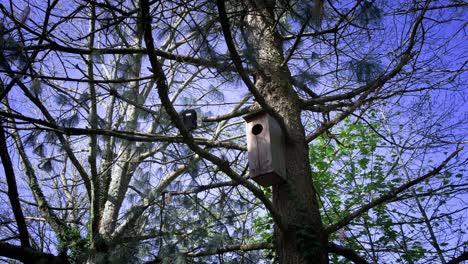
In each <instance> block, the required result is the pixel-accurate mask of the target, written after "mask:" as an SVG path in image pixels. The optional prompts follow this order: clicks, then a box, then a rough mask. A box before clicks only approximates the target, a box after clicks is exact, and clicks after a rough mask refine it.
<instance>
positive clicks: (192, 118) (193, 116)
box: [180, 109, 197, 131]
mask: <svg viewBox="0 0 468 264" xmlns="http://www.w3.org/2000/svg"><path fill="white" fill-rule="evenodd" d="M180 116H181V118H182V122H183V123H184V126H185V128H186V129H187V130H189V131H190V130H193V129H195V128H197V112H196V111H195V110H193V109H188V110H184V111H182V112H181V113H180Z"/></svg>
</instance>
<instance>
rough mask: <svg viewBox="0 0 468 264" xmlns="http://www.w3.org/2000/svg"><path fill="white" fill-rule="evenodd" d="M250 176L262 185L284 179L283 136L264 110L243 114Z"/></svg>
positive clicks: (277, 125) (279, 128)
mask: <svg viewBox="0 0 468 264" xmlns="http://www.w3.org/2000/svg"><path fill="white" fill-rule="evenodd" d="M244 119H245V121H246V122H247V125H246V127H247V131H246V133H247V152H248V157H249V170H250V175H251V178H252V179H253V180H254V181H255V182H257V183H258V184H260V185H262V186H265V187H267V186H271V185H275V184H279V183H281V182H283V181H284V180H285V176H286V166H285V157H284V138H283V133H282V131H281V127H280V126H279V124H278V123H277V122H276V120H275V119H274V118H273V117H271V116H270V115H269V114H267V113H265V112H260V113H256V114H251V115H247V116H244Z"/></svg>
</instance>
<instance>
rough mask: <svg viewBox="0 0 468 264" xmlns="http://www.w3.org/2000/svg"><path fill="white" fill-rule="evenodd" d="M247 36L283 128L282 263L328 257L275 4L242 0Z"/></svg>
mask: <svg viewBox="0 0 468 264" xmlns="http://www.w3.org/2000/svg"><path fill="white" fill-rule="evenodd" d="M244 5H245V7H246V9H247V11H248V12H247V15H246V17H245V22H246V23H245V24H246V28H245V37H246V41H247V45H248V46H250V49H249V50H250V51H251V52H252V54H251V55H252V58H253V62H252V63H253V64H254V66H255V68H256V73H255V74H256V83H255V86H256V89H258V91H259V93H260V94H261V95H262V96H263V97H264V98H265V100H266V103H267V104H268V105H269V106H271V107H272V109H273V110H274V111H276V113H277V114H278V115H279V116H280V117H281V118H282V119H283V120H282V122H283V123H284V125H285V129H286V130H287V131H284V132H287V133H285V134H287V138H286V144H285V145H286V146H285V157H287V164H286V177H287V179H286V183H284V184H279V185H277V186H273V202H274V205H275V207H276V209H277V210H278V212H279V214H280V215H281V218H282V220H283V223H285V225H286V230H285V232H282V231H280V230H279V229H277V230H276V234H275V238H276V248H277V253H278V255H279V261H280V263H284V264H289V263H328V256H327V253H326V244H327V236H326V235H325V233H324V232H323V228H322V222H321V217H320V211H319V205H318V200H317V196H316V192H315V189H314V187H313V182H312V172H311V168H310V165H309V149H308V144H307V142H306V140H305V130H304V127H303V125H302V122H301V109H300V101H299V97H298V95H297V94H296V92H295V91H294V90H293V87H292V84H291V83H290V81H289V80H291V78H290V75H291V74H290V72H289V69H288V68H287V66H285V65H283V62H284V56H283V49H282V42H281V39H280V37H279V34H278V32H277V29H276V27H275V24H276V21H275V18H274V13H273V8H274V7H273V6H269V5H268V3H267V2H266V1H255V0H245V1H244Z"/></svg>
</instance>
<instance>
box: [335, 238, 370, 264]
mask: <svg viewBox="0 0 468 264" xmlns="http://www.w3.org/2000/svg"><path fill="white" fill-rule="evenodd" d="M327 251H328V252H330V253H334V254H337V255H340V256H342V257H345V258H346V259H349V260H351V261H352V262H354V263H356V264H370V262H368V261H367V260H365V259H364V258H362V257H361V256H359V254H358V253H356V251H354V250H353V249H351V248H347V247H343V246H340V245H337V244H335V243H331V242H330V243H328V244H327Z"/></svg>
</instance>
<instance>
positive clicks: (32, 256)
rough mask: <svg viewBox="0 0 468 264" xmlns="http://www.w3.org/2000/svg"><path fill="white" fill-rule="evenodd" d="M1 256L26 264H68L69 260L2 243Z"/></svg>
mask: <svg viewBox="0 0 468 264" xmlns="http://www.w3.org/2000/svg"><path fill="white" fill-rule="evenodd" d="M0 256H2V257H7V258H11V259H16V260H19V261H22V262H24V263H48V264H67V263H70V262H69V261H68V259H66V258H61V257H57V256H54V255H52V254H49V253H44V252H40V251H36V250H34V249H31V248H25V247H20V246H16V245H11V244H8V243H5V242H1V241H0Z"/></svg>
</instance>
